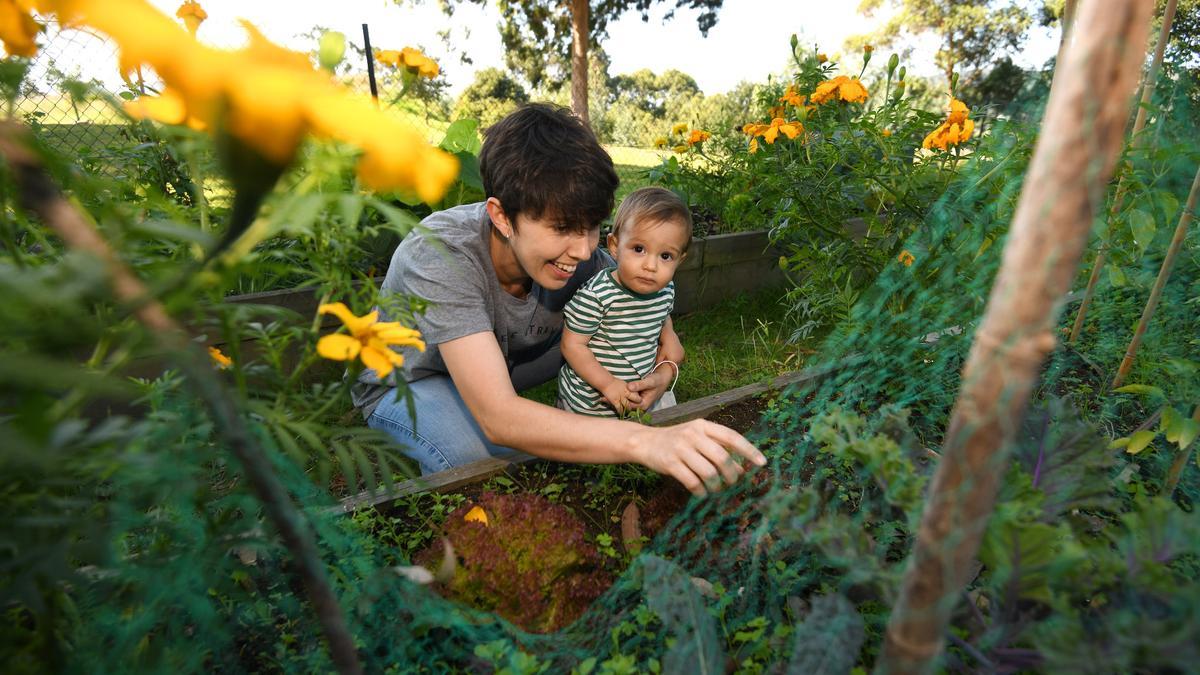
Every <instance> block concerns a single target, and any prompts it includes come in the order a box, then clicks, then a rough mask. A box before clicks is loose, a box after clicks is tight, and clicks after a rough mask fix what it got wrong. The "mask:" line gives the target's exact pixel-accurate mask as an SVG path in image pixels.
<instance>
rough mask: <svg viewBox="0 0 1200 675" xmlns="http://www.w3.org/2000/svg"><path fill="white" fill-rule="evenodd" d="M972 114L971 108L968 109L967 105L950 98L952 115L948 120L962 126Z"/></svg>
mask: <svg viewBox="0 0 1200 675" xmlns="http://www.w3.org/2000/svg"><path fill="white" fill-rule="evenodd" d="M970 114H971V111H970V109H969V108H967V104H966V103H963V102H962V101H960V100H958V99H956V98H954V97H953V96H951V97H950V114H949V115H948V116H947V118H946V119H948V120H949V121H951V122H958V123H959V124H962V123H963V122H965V121H966V120H967V115H970Z"/></svg>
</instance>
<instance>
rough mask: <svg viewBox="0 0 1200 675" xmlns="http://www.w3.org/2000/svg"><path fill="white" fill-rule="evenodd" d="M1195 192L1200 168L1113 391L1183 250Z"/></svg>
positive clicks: (1199, 183)
mask: <svg viewBox="0 0 1200 675" xmlns="http://www.w3.org/2000/svg"><path fill="white" fill-rule="evenodd" d="M1197 192H1200V168H1197V169H1196V177H1195V178H1194V179H1192V189H1191V191H1189V192H1188V198H1187V205H1186V206H1184V207H1183V213H1181V214H1180V215H1179V224H1178V225H1176V226H1175V236H1174V237H1172V238H1171V245H1170V246H1168V247H1167V255H1166V257H1164V258H1163V262H1162V267H1160V268H1159V269H1158V278H1157V279H1155V280H1154V288H1152V289H1150V299H1149V300H1147V301H1146V307H1145V309H1143V310H1142V318H1141V319H1140V320H1139V321H1138V325H1137V328H1136V329H1134V331H1133V339H1132V340H1130V341H1129V348H1128V349H1126V350H1125V358H1124V359H1122V360H1121V367H1120V368H1118V369H1117V374H1116V376H1115V377H1113V381H1112V388H1113V389H1116V388H1117V387H1119V386H1121V383H1122V382H1124V381H1125V377H1126V376H1127V375H1129V369H1130V368H1132V367H1133V359H1134V357H1136V356H1137V351H1138V347H1140V346H1141V345H1142V336H1144V335H1145V334H1146V327H1147V326H1148V325H1150V317H1151V316H1153V315H1154V310H1155V309H1156V308H1157V307H1158V299H1159V298H1160V297H1161V296H1162V290H1163V287H1164V286H1166V285H1167V279H1169V278H1170V277H1171V268H1172V267H1174V266H1175V258H1176V256H1178V255H1179V249H1180V248H1183V240H1184V239H1186V238H1187V230H1188V226H1189V225H1191V224H1192V212H1193V211H1195V210H1196V193H1197Z"/></svg>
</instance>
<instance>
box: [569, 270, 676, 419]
mask: <svg viewBox="0 0 1200 675" xmlns="http://www.w3.org/2000/svg"><path fill="white" fill-rule="evenodd" d="M614 271H616V268H615V267H609V268H607V269H605V270H604V271H602V272H600V273H599V274H597V275H596V276H594V277H592V279H591V281H588V282H587V283H586V284H584V285H583V287H582V288H580V289H579V290H578V291H576V292H575V295H574V296H572V297H571V300H570V302H568V303H567V307H566V309H565V310H564V311H563V321H564V323H565V324H566V327H567V328H569V329H570V330H572V331H574V332H576V333H579V334H580V335H588V336H591V337H590V339H589V340H588V349H590V350H591V351H592V354H594V355H595V356H596V360H597V361H599V362H600V365H602V366H604V367H605V368H606V369H607V370H608V372H610V373H612V375H613V377H616V378H617V379H618V380H624V381H625V382H635V381H637V380H640V379H643V378H645V377H646V376H647V375H649V374H650V371H651V369H653V368H654V357H655V355H656V354H657V353H658V338H659V335H661V334H662V327H663V324H664V323H666V321H667V317H668V316H670V314H671V310H672V309H674V307H675V282H670V283H668V284H667V286H666V287H665V288H663V289H662V290H661V291H658V292H657V293H650V294H647V295H643V294H641V293H634V292H633V291H631V290H629V289H628V288H625V287H624V286H622V285H620V284H618V283H617V281H616V280H615V279H614V278H613V272H614ZM558 398H559V400H560V401H561V402H562V404H563V405H565V406H566V408H567V409H568V410H572V411H574V412H577V413H583V414H585V415H600V416H606V417H616V415H617V412H616V411H615V410H613V409H612V408H611V407H609V405H608V403H607V402H606V401H605V400H604V396H602V395H601V394H600V392H599V391H597V390H596V388H595V387H593V386H592V385H590V384H588V383H587V382H586V381H584V379H583V378H582V377H580V376H579V374H578V373H576V372H575V369H573V368H571V364H569V363H568V364H565V365H564V366H563V367H562V370H561V371H559V373H558Z"/></svg>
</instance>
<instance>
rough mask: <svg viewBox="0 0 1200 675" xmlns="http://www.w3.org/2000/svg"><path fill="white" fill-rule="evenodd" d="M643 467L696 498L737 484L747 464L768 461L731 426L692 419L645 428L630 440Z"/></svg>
mask: <svg viewBox="0 0 1200 675" xmlns="http://www.w3.org/2000/svg"><path fill="white" fill-rule="evenodd" d="M628 442H629V443H631V444H632V448H630V452H631V456H632V457H634V458H635V459H636V461H637V462H638V463H639V464H642V465H644V466H647V467H649V468H651V469H653V470H654V471H657V472H658V473H661V474H665V475H668V476H671V477H673V478H675V480H678V481H679V482H680V483H682V484H683V486H684V487H685V488H687V489H688V491H689V492H691V493H692V494H694V495H697V496H703V495H706V494H708V493H709V492H715V491H717V490H720V489H721V488H722V487H724V486H725V485H733V484H734V483H736V482H737V480H738V478H739V477H741V475H742V474H743V473H745V471H746V470H745V468H744V467H743V463H745V462H750V463H751V464H753V465H755V466H763V465H765V464H766V463H767V458H766V457H765V456H764V455H763V454H762V453H761V452H759V450H758V448H755V447H754V446H753V445H752V444H751V443H750V441H747V440H746V439H745V438H744V437H743V436H742V435H741V434H739V433H738V432H736V431H734V430H733V429H730V428H729V427H726V426H722V425H720V424H716V423H715V422H709V421H708V420H692V421H691V422H684V423H683V424H678V425H675V426H671V427H643V429H641V430H639V431H637V432H635V433H634V434H632V435H631V436H630V437H629V440H628Z"/></svg>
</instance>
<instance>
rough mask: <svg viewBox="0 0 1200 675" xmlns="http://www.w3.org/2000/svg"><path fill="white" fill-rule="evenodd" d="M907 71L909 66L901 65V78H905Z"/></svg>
mask: <svg viewBox="0 0 1200 675" xmlns="http://www.w3.org/2000/svg"><path fill="white" fill-rule="evenodd" d="M907 72H908V68H906V67H905V66H900V73H899V78H900V79H901V80H903V79H904V75H905V73H907Z"/></svg>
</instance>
